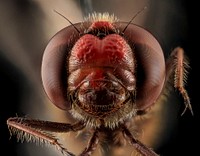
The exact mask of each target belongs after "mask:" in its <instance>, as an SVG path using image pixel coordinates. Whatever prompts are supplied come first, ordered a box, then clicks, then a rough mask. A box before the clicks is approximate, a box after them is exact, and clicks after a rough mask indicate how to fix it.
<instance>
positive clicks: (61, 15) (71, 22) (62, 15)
mask: <svg viewBox="0 0 200 156" xmlns="http://www.w3.org/2000/svg"><path fill="white" fill-rule="evenodd" d="M53 11H54V12H55V13H57V14H58V15H60V16H61V17H63V18H64V19H66V20H67V21H68V22H69V23H70V24H71V25H72V26H73V27H74V29H76V31H77V32H78V33H79V34H80V33H81V32H80V31H79V30H78V28H77V27H76V26H75V25H74V24H73V23H72V22H71V21H70V20H69V19H68V18H67V17H65V16H64V15H62V14H61V13H59V12H58V11H56V10H53Z"/></svg>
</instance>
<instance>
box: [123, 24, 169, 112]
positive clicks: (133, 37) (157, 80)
mask: <svg viewBox="0 0 200 156" xmlns="http://www.w3.org/2000/svg"><path fill="white" fill-rule="evenodd" d="M120 25H121V27H120V29H123V28H124V27H125V26H126V25H127V23H120ZM124 37H125V38H127V40H128V41H129V42H130V46H131V47H132V50H133V53H134V55H135V59H136V61H137V69H136V73H137V75H136V83H137V84H136V87H137V91H136V105H137V108H138V109H139V110H143V109H146V108H148V107H150V106H151V105H153V104H154V103H155V102H156V100H157V99H158V97H159V95H160V94H161V91H162V89H163V85H164V82H165V60H164V55H163V51H162V49H161V47H160V44H159V43H158V41H157V40H156V39H155V37H154V36H153V35H151V34H150V33H149V32H148V31H146V30H145V29H143V28H141V27H139V26H136V25H133V24H130V25H129V26H128V28H127V29H126V31H125V32H124Z"/></svg>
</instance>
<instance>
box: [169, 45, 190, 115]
mask: <svg viewBox="0 0 200 156" xmlns="http://www.w3.org/2000/svg"><path fill="white" fill-rule="evenodd" d="M187 68H189V65H188V61H187V59H186V58H185V56H184V50H183V49H182V48H180V47H177V48H175V49H174V50H173V51H172V53H171V55H170V58H169V59H168V60H167V64H166V70H167V76H170V75H171V74H172V73H174V87H175V88H177V89H178V90H179V92H180V93H181V95H182V96H183V99H184V103H185V109H184V111H183V113H182V115H183V114H184V113H185V111H186V110H187V109H188V108H189V110H190V111H191V113H192V115H193V111H192V106H191V104H190V98H189V96H188V93H187V91H186V89H185V88H184V84H185V83H186V79H187Z"/></svg>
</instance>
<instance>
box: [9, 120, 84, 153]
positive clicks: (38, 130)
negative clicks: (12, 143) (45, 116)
mask: <svg viewBox="0 0 200 156" xmlns="http://www.w3.org/2000/svg"><path fill="white" fill-rule="evenodd" d="M7 125H8V127H9V130H10V132H11V135H12V134H16V135H17V139H18V140H21V141H24V140H26V141H28V142H29V141H33V142H34V141H36V142H38V143H47V144H52V145H54V146H55V147H56V148H57V149H58V150H60V151H61V152H62V153H65V154H66V155H67V156H74V154H72V153H71V152H69V151H68V150H67V149H66V148H64V147H63V146H62V145H61V144H60V143H59V142H58V139H57V138H56V137H55V136H53V135H52V134H51V133H52V132H69V131H77V130H80V129H83V128H84V127H85V126H84V125H83V124H82V123H77V124H74V125H71V124H66V123H56V122H50V121H41V120H33V119H28V118H20V117H13V118H9V119H8V120H7ZM48 132H49V133H48Z"/></svg>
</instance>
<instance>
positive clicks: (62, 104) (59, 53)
mask: <svg viewBox="0 0 200 156" xmlns="http://www.w3.org/2000/svg"><path fill="white" fill-rule="evenodd" d="M75 25H76V27H77V28H78V29H79V28H80V23H77V24H75ZM78 39H79V33H78V32H77V31H76V30H75V29H74V27H73V26H69V27H66V28H64V29H63V30H61V31H59V32H58V33H57V34H56V35H55V36H54V37H53V38H52V39H51V40H50V42H49V43H48V45H47V47H46V49H45V51H44V55H43V60H42V67H41V75H42V82H43V87H44V90H45V92H46V94H47V96H48V97H49V99H50V101H51V102H52V103H53V104H55V105H56V106H57V107H59V108H61V109H64V110H67V109H70V108H71V103H70V100H69V96H68V91H67V79H68V72H67V70H68V69H67V66H66V65H67V58H68V55H69V54H70V50H71V48H72V46H73V45H74V44H75V42H76V41H77V40H78Z"/></svg>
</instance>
